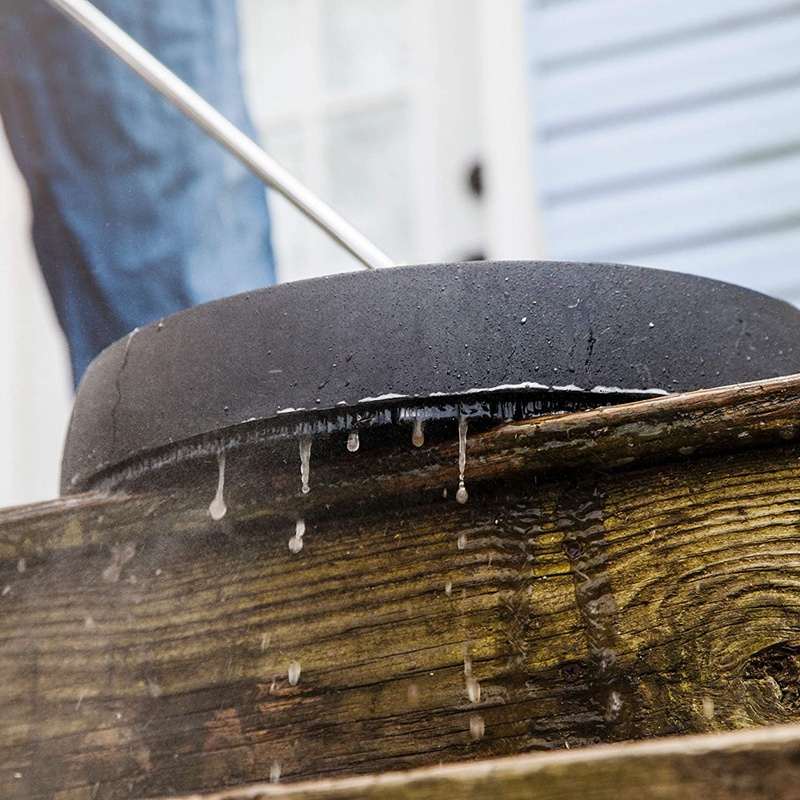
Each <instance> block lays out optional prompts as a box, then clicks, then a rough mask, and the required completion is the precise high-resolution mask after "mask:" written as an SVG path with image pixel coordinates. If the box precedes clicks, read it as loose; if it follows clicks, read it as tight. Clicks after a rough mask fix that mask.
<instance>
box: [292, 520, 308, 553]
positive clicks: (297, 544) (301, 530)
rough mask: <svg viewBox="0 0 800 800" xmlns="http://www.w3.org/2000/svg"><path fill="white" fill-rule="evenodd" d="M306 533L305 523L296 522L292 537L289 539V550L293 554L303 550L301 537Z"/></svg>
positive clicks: (301, 521)
mask: <svg viewBox="0 0 800 800" xmlns="http://www.w3.org/2000/svg"><path fill="white" fill-rule="evenodd" d="M305 532H306V521H305V520H304V519H299V520H297V525H295V528H294V536H292V538H291V539H289V549H290V550H291V551H292V552H293V553H299V552H300V551H301V550H302V549H303V536H304V535H305Z"/></svg>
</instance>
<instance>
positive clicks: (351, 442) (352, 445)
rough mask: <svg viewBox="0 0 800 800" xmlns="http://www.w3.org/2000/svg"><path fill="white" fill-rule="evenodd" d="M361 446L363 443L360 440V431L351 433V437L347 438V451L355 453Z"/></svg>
mask: <svg viewBox="0 0 800 800" xmlns="http://www.w3.org/2000/svg"><path fill="white" fill-rule="evenodd" d="M360 446H361V442H360V441H359V438H358V431H350V435H349V436H348V437H347V449H348V450H349V451H350V452H351V453H355V452H357V451H358V448H359V447H360Z"/></svg>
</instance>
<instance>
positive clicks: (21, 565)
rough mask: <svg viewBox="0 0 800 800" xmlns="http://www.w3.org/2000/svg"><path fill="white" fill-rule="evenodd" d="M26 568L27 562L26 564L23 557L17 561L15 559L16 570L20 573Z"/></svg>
mask: <svg viewBox="0 0 800 800" xmlns="http://www.w3.org/2000/svg"><path fill="white" fill-rule="evenodd" d="M27 568H28V564H27V562H26V561H25V559H24V558H21V559H20V560H19V561H17V572H19V573H20V574H22V573H23V572H25V570H26V569H27Z"/></svg>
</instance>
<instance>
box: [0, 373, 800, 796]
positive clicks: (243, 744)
mask: <svg viewBox="0 0 800 800" xmlns="http://www.w3.org/2000/svg"><path fill="white" fill-rule="evenodd" d="M798 389H800V379H798V378H792V379H776V380H775V381H771V382H764V383H763V384H758V385H749V386H744V387H730V388H728V389H725V390H714V391H713V392H712V391H709V392H697V393H692V394H690V395H684V396H679V397H670V398H663V399H659V400H655V401H643V402H641V403H636V404H630V405H628V406H625V407H622V406H621V407H611V408H605V409H601V410H597V411H594V412H584V413H581V414H572V415H562V416H557V417H551V418H547V419H540V420H536V421H532V422H528V423H518V424H515V425H507V426H502V427H499V428H496V429H494V430H491V431H488V432H486V433H483V434H480V435H479V436H477V437H472V439H471V440H470V446H469V450H468V463H467V482H468V486H469V489H470V500H469V503H468V504H467V505H466V506H461V505H459V504H458V503H456V502H455V501H454V500H453V495H454V491H455V485H456V478H457V472H456V460H457V459H456V446H455V444H454V443H453V442H451V441H445V442H432V443H431V444H429V445H427V446H426V447H425V448H423V449H422V450H421V451H417V450H416V449H414V448H412V447H411V446H410V444H409V445H408V446H407V447H406V448H405V449H403V448H385V447H374V448H371V447H370V443H369V441H364V442H362V450H361V451H359V453H357V454H349V453H347V452H346V450H344V448H343V447H342V448H341V451H340V452H331V451H330V448H329V451H328V452H327V453H326V452H325V451H324V450H323V451H320V453H321V454H320V455H319V456H318V457H317V458H316V460H315V461H313V462H312V485H313V487H314V488H313V490H312V492H311V494H310V495H308V496H303V495H301V494H300V492H299V465H298V463H297V462H293V461H291V460H287V463H286V464H281V463H279V460H278V462H277V463H276V459H275V458H274V454H264V455H263V458H262V456H260V455H259V454H255V455H253V454H246V453H240V454H236V453H232V454H229V474H228V483H229V491H228V493H227V495H226V501H227V503H228V506H229V512H228V515H227V516H226V518H225V519H224V520H222V521H221V522H218V523H216V522H213V521H212V520H211V519H210V518H209V516H208V504H209V502H210V501H211V499H212V497H213V495H214V490H215V488H216V473H215V460H213V459H209V460H208V461H207V462H203V463H199V464H198V465H196V466H195V467H194V468H193V471H191V472H189V473H182V474H181V475H179V476H177V477H179V478H180V480H178V481H177V482H176V484H175V488H174V489H173V490H171V491H169V492H163V491H162V492H153V491H148V490H147V487H146V486H142V487H141V491H140V492H139V493H137V494H134V495H129V496H124V495H118V496H106V497H100V496H85V497H77V498H72V499H68V500H64V501H59V502H57V503H53V504H49V505H44V506H39V507H31V508H27V509H13V510H10V511H7V512H4V513H3V514H2V515H0V593H1V594H0V612H2V613H0V675H1V676H2V678H3V680H2V681H1V682H0V705H1V706H2V708H3V714H2V716H0V748H1V749H2V766H0V796H2V797H4V798H5V797H8V798H32V797H55V798H59V800H66V799H67V798H69V800H72V799H73V798H121V797H143V796H152V795H159V794H162V795H169V794H175V793H180V792H187V791H195V790H200V789H205V790H210V789H214V788H222V787H226V786H235V785H238V784H242V783H247V782H253V781H258V780H268V779H269V777H270V774H273V775H275V774H276V773H277V771H278V770H280V773H281V775H282V779H283V780H290V781H291V780H298V779H308V778H325V777H327V776H342V775H355V774H358V773H377V772H381V771H385V770H395V769H406V768H415V767H420V766H424V765H430V764H438V763H440V762H457V761H468V760H475V759H480V758H485V757H489V756H502V755H510V754H516V753H522V752H527V751H532V750H552V749H557V748H563V747H566V746H567V745H569V746H570V747H580V746H585V745H591V744H596V743H598V742H611V741H619V740H627V739H636V738H642V737H650V736H656V735H663V734H670V733H675V734H684V733H689V732H701V731H722V730H729V729H735V728H739V727H746V726H752V725H770V724H776V723H781V722H790V721H793V720H798V719H800V699H799V696H800V688H798V687H799V686H800V683H799V682H798V678H799V677H800V655H798V653H800V651H798V649H797V648H800V614H798V611H799V610H800V460H798V459H800V447H799V446H798V445H797V444H794V443H793V442H792V438H793V437H794V435H795V434H794V432H795V425H796V420H797V418H798V417H797V414H798V411H800V408H798V405H800V399H798V398H800V392H799V391H798ZM742 434H746V435H744V436H743V435H742ZM690 453H691V455H690ZM444 489H448V494H447V496H446V497H445V496H443V490H444ZM300 517H302V518H303V519H305V522H306V534H305V536H304V538H303V543H304V546H303V549H302V550H301V551H300V552H299V553H292V552H291V551H290V549H289V547H288V542H289V539H290V538H291V537H292V535H293V534H294V530H295V522H296V520H297V519H298V518H300ZM298 669H299V675H298V674H297V673H298ZM295 679H296V680H295Z"/></svg>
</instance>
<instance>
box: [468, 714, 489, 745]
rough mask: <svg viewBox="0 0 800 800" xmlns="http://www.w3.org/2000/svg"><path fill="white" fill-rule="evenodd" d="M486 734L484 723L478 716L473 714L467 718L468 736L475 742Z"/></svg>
mask: <svg viewBox="0 0 800 800" xmlns="http://www.w3.org/2000/svg"><path fill="white" fill-rule="evenodd" d="M485 733H486V723H485V722H484V721H483V717H482V716H481V715H480V714H473V715H472V716H471V717H470V718H469V735H470V736H471V737H472V738H473V739H474V740H475V741H478V739H483V737H484V734H485Z"/></svg>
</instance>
